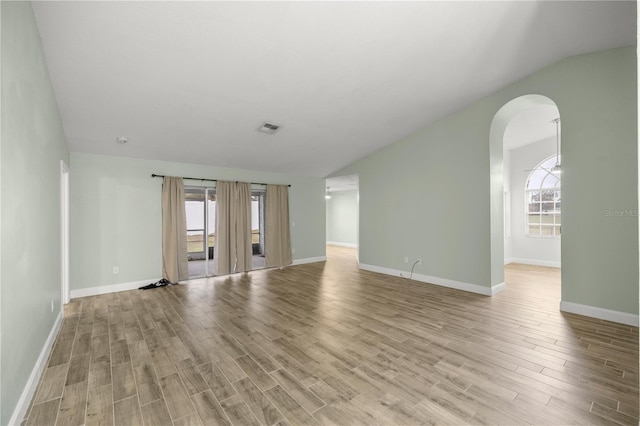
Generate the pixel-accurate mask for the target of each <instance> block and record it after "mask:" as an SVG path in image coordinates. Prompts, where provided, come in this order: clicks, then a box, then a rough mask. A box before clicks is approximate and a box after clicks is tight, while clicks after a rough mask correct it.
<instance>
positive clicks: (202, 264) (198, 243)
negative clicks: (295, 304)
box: [184, 186, 265, 278]
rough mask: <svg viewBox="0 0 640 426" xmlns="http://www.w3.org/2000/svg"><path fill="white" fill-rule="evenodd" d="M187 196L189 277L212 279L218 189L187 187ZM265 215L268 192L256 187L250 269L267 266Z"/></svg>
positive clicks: (252, 202) (252, 193)
mask: <svg viewBox="0 0 640 426" xmlns="http://www.w3.org/2000/svg"><path fill="white" fill-rule="evenodd" d="M184 195H185V210H186V214H187V252H188V256H189V278H204V277H212V276H214V275H215V269H214V261H213V259H214V257H215V243H216V236H215V232H216V190H215V188H204V187H193V186H192V187H189V186H185V188H184ZM264 212H265V192H264V190H262V189H255V188H254V189H253V190H252V191H251V243H252V254H253V259H252V265H251V269H262V268H264V265H265V263H264V247H265V244H264V243H265V242H264Z"/></svg>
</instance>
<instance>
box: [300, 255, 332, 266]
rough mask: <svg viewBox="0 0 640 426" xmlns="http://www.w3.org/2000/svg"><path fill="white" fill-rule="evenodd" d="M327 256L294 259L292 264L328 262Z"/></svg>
mask: <svg viewBox="0 0 640 426" xmlns="http://www.w3.org/2000/svg"><path fill="white" fill-rule="evenodd" d="M326 260H327V256H318V257H307V258H305V259H293V263H292V264H291V265H304V264H305V263H316V262H326Z"/></svg>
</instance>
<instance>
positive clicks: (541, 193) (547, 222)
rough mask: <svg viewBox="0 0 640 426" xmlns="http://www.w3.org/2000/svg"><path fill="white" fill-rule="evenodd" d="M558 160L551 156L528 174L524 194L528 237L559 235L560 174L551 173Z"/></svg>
mask: <svg viewBox="0 0 640 426" xmlns="http://www.w3.org/2000/svg"><path fill="white" fill-rule="evenodd" d="M557 161H559V158H556V156H555V155H554V156H552V157H549V158H547V159H546V160H544V161H543V162H541V163H540V164H538V166H536V168H535V169H533V170H532V171H531V173H530V174H529V178H528V179H527V185H526V187H525V194H526V200H527V201H526V203H527V206H526V209H527V211H526V217H527V219H526V222H527V228H526V233H527V235H529V236H559V235H560V228H561V226H560V223H561V221H560V204H561V197H560V195H561V194H560V174H559V173H555V172H552V169H553V166H555V164H556V162H557Z"/></svg>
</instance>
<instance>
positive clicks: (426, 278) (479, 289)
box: [359, 263, 505, 296]
mask: <svg viewBox="0 0 640 426" xmlns="http://www.w3.org/2000/svg"><path fill="white" fill-rule="evenodd" d="M359 267H360V269H364V270H365V271H371V272H378V273H380V274H385V275H393V276H396V277H399V276H400V274H402V275H403V276H405V277H406V276H408V275H409V273H408V272H407V271H399V270H397V269H390V268H383V267H381V266H375V265H367V264H364V263H361V264H360V265H359ZM411 279H412V280H415V281H421V282H424V283H429V284H435V285H439V286H442V287H449V288H455V289H457V290H463V291H468V292H471V293H477V294H483V295H485V296H493V295H494V294H497V293H500V292H501V291H502V290H504V288H505V285H504V283H500V284H496V285H494V286H492V287H485V286H482V285H478V284H469V283H465V282H461V281H454V280H450V279H447V278H439V277H433V276H430V275H423V274H415V273H414V274H413V277H412V278H411Z"/></svg>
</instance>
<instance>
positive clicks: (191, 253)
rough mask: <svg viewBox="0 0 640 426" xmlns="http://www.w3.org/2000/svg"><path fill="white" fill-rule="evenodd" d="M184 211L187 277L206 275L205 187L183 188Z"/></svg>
mask: <svg viewBox="0 0 640 426" xmlns="http://www.w3.org/2000/svg"><path fill="white" fill-rule="evenodd" d="M184 200H185V201H184V203H185V213H186V215H187V256H188V257H187V258H188V260H189V278H197V277H204V276H206V271H205V259H206V253H205V250H206V241H205V223H204V214H205V203H204V200H205V189H204V188H185V189H184Z"/></svg>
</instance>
